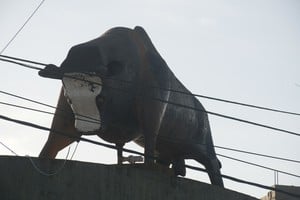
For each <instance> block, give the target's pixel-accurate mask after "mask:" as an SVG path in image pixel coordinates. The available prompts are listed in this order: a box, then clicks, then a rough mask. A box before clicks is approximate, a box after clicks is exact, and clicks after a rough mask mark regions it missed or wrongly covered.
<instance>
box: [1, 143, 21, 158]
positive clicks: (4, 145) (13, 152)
mask: <svg viewBox="0 0 300 200" xmlns="http://www.w3.org/2000/svg"><path fill="white" fill-rule="evenodd" d="M0 144H1V145H2V146H3V147H5V148H6V149H7V150H9V151H10V152H11V153H12V154H14V155H15V156H19V155H18V154H17V153H16V152H15V151H13V150H12V149H11V148H9V147H8V146H7V145H6V144H4V143H3V142H1V141H0Z"/></svg>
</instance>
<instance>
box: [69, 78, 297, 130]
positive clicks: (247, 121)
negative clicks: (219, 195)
mask: <svg viewBox="0 0 300 200" xmlns="http://www.w3.org/2000/svg"><path fill="white" fill-rule="evenodd" d="M64 77H68V78H73V79H76V80H81V81H85V82H89V83H91V84H95V85H101V86H103V87H108V86H105V85H103V84H101V83H97V82H93V81H88V80H84V79H80V78H77V77H72V76H69V75H64ZM109 88H110V89H114V90H118V91H122V92H124V93H129V91H126V90H124V89H121V88H113V87H109ZM137 97H142V98H145V97H147V98H148V99H150V100H153V101H159V102H162V103H168V104H170V105H174V106H178V107H182V108H186V109H191V110H195V111H198V112H204V113H207V114H210V115H214V116H218V117H221V118H226V119H230V120H235V121H239V122H242V123H247V124H251V125H254V126H259V127H263V128H267V129H271V130H275V131H279V132H283V133H288V134H290V135H295V136H300V134H299V133H297V132H293V131H288V130H284V129H280V128H276V127H273V126H269V125H265V124H260V123H257V122H252V121H249V120H244V119H239V118H237V117H231V116H228V115H224V114H219V113H216V112H211V111H207V110H204V109H199V108H195V107H192V106H188V105H183V104H179V103H176V102H170V101H167V100H163V99H159V98H155V97H151V96H145V97H143V96H141V95H139V96H138V95H137Z"/></svg>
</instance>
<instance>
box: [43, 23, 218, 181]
mask: <svg viewBox="0 0 300 200" xmlns="http://www.w3.org/2000/svg"><path fill="white" fill-rule="evenodd" d="M54 71H55V73H53V72H54ZM40 75H41V76H44V77H51V78H57V79H62V81H63V85H64V87H63V88H62V91H61V94H60V97H59V100H58V108H59V109H60V110H59V109H57V110H56V114H57V115H55V116H54V118H53V122H52V128H53V129H55V130H61V131H64V132H66V133H67V134H70V135H76V136H81V135H83V134H96V135H98V136H99V137H101V138H102V139H104V140H106V141H108V142H111V143H115V144H117V146H118V148H119V151H118V155H119V157H121V156H122V147H123V145H124V144H125V143H127V142H129V141H134V142H136V143H137V144H139V145H141V146H143V147H144V149H145V155H146V156H145V162H146V163H153V162H156V163H160V164H162V165H165V166H169V165H170V164H172V166H173V169H174V170H175V174H177V175H183V176H184V175H185V166H184V163H185V162H184V160H185V159H194V160H196V161H198V162H199V163H201V164H203V165H204V166H205V168H206V169H207V171H208V175H209V177H210V180H211V183H212V184H215V185H219V186H223V181H222V178H221V173H220V168H221V164H220V162H219V161H218V159H217V157H216V153H215V150H214V147H213V140H212V136H211V130H210V126H209V121H208V116H207V113H205V112H199V111H196V110H193V109H187V108H183V107H179V106H176V105H174V104H170V103H169V104H168V101H169V102H175V103H176V104H182V105H187V106H190V107H193V108H196V109H198V110H199V109H200V110H203V111H205V109H204V107H203V106H202V105H201V103H200V102H199V101H198V100H197V99H196V98H195V97H194V96H192V95H187V94H183V93H177V92H174V91H172V90H177V91H182V92H184V93H190V92H189V91H188V90H187V89H186V88H185V87H184V86H183V84H182V83H181V82H180V81H179V80H178V79H177V78H176V77H175V75H174V74H173V73H172V72H171V70H170V69H169V67H168V65H167V64H166V62H165V61H164V60H163V58H162V57H161V56H160V54H159V53H158V51H157V50H156V49H155V47H154V46H153V44H152V42H151V40H150V38H149V36H148V35H147V34H146V32H145V31H144V29H143V28H141V27H135V28H134V29H129V28H122V27H117V28H113V29H110V30H109V31H107V32H105V33H104V34H103V35H102V36H100V37H99V38H97V39H94V40H91V41H89V42H86V43H83V44H79V45H77V46H74V47H72V48H71V49H70V51H69V53H68V55H67V57H66V59H65V60H64V61H63V63H62V64H61V66H60V67H59V68H56V67H54V66H53V65H51V66H47V67H46V68H45V69H44V70H42V71H40ZM72 77H73V78H72ZM74 77H75V78H74ZM159 88H164V90H162V89H159ZM165 89H167V90H165ZM61 110H64V113H63V115H62V113H61ZM72 142H74V139H70V138H67V137H64V136H60V135H57V134H55V133H54V132H50V134H49V137H48V140H47V142H46V144H45V146H44V148H43V149H42V151H41V153H40V157H41V158H55V156H56V154H57V153H58V151H60V150H61V149H63V148H64V147H66V146H67V145H69V144H70V143H72ZM155 156H156V159H155ZM119 162H121V161H120V160H119Z"/></svg>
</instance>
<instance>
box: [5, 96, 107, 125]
mask: <svg viewBox="0 0 300 200" xmlns="http://www.w3.org/2000/svg"><path fill="white" fill-rule="evenodd" d="M0 104H1V105H5V106H10V107H15V108H20V109H24V110H30V111H34V112H39V113H43V114H49V115H56V116H60V117H63V118H65V117H68V116H67V115H61V114H56V113H53V112H48V111H44V110H40V109H35V108H29V107H27V106H20V105H16V104H11V103H6V102H2V101H0ZM57 109H58V110H59V108H57ZM79 116H81V117H85V116H84V115H79ZM86 118H88V117H86ZM77 120H79V121H84V122H89V123H94V124H101V123H100V121H99V120H96V119H95V120H93V121H91V120H87V119H82V118H79V119H77Z"/></svg>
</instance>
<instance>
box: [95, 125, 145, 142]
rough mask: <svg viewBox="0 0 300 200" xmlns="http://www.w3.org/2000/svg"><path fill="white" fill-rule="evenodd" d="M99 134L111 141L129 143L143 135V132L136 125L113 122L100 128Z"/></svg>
mask: <svg viewBox="0 0 300 200" xmlns="http://www.w3.org/2000/svg"><path fill="white" fill-rule="evenodd" d="M97 135H98V136H99V137H100V138H102V139H103V140H105V141H107V142H110V143H127V142H130V141H132V140H135V139H136V138H138V137H140V136H141V132H140V131H139V130H138V128H137V127H135V126H130V125H128V124H127V125H124V124H112V125H110V126H108V127H107V128H105V129H104V130H100V131H99V132H98V133H97Z"/></svg>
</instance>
